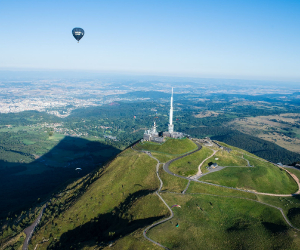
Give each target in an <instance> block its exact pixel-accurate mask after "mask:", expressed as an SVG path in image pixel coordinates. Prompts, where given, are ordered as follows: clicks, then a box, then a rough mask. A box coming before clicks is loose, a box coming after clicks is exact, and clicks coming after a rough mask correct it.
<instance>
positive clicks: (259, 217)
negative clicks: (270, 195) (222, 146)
mask: <svg viewBox="0 0 300 250" xmlns="http://www.w3.org/2000/svg"><path fill="white" fill-rule="evenodd" d="M163 198H164V199H165V200H166V201H167V203H168V204H169V205H173V204H180V205H181V208H173V212H174V214H175V216H174V218H173V219H172V220H170V221H169V222H166V223H164V224H161V225H159V226H157V227H155V228H153V229H152V230H151V231H150V232H149V237H150V238H152V239H153V240H155V241H157V242H160V243H162V244H163V245H164V246H166V247H168V248H169V249H195V250H198V249H224V250H227V249H299V248H298V246H299V245H298V244H299V243H300V241H299V237H298V235H299V233H295V232H294V230H292V229H291V228H290V227H289V226H288V225H287V224H286V223H285V222H284V220H283V219H282V215H281V213H280V211H278V210H276V209H273V208H271V207H268V206H266V205H263V204H259V203H256V202H254V201H249V200H243V199H236V198H228V197H227V198H224V197H214V196H209V195H185V196H182V195H180V194H177V195H176V194H170V193H168V194H163ZM176 225H178V227H176Z"/></svg>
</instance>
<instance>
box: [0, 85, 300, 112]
mask: <svg viewBox="0 0 300 250" xmlns="http://www.w3.org/2000/svg"><path fill="white" fill-rule="evenodd" d="M209 81H210V82H208V83H206V82H205V79H202V80H201V81H200V80H199V81H198V82H197V81H195V82H188V83H187V82H185V81H183V82H175V83H172V82H171V79H170V81H167V82H157V81H153V82H151V81H149V82H147V81H132V82H131V83H124V82H122V83H116V82H109V83H103V81H96V80H93V81H87V80H86V81H76V82H72V81H67V80H66V81H63V80H47V81H45V80H37V81H0V113H17V112H22V111H28V110H36V111H45V112H48V113H49V114H53V115H56V116H58V117H61V118H64V117H67V116H69V115H70V113H71V112H72V110H74V109H77V108H82V107H91V106H101V105H103V104H108V103H112V102H115V101H135V100H144V99H149V98H139V97H135V96H130V95H126V94H128V93H130V92H135V91H160V92H165V93H170V88H171V86H174V87H175V88H176V93H177V94H191V93H192V94H200V95H203V96H205V95H209V94H213V93H224V94H247V95H249V94H251V95H258V94H281V95H282V96H281V97H280V98H282V99H284V98H286V97H285V96H284V95H285V94H291V93H293V92H295V91H299V88H298V89H296V88H295V87H293V86H286V85H280V84H278V83H277V85H276V84H275V85H274V86H273V85H272V84H271V85H268V84H265V85H260V83H253V84H252V85H251V86H249V85H248V84H241V81H238V80H236V81H233V82H232V83H231V84H228V85H226V86H225V85H224V84H222V81H224V82H226V81H232V80H216V82H211V79H210V80H209Z"/></svg>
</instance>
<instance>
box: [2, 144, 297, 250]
mask: <svg viewBox="0 0 300 250" xmlns="http://www.w3.org/2000/svg"><path fill="white" fill-rule="evenodd" d="M184 145H187V147H184ZM137 149H142V150H153V151H155V152H154V153H152V156H154V157H155V156H158V157H160V158H161V159H162V160H164V161H168V160H169V159H170V158H172V159H174V158H177V157H179V156H176V157H175V156H174V154H171V153H170V152H173V153H174V152H176V154H178V155H185V154H186V153H188V152H191V151H192V150H196V149H197V147H196V144H194V143H193V142H192V141H190V140H188V139H184V140H175V139H171V140H168V141H166V142H165V143H164V144H162V145H159V144H155V143H144V144H137V145H136V146H135V147H134V149H127V150H125V151H123V152H122V153H120V154H119V155H118V156H117V157H116V158H115V159H114V160H112V161H111V162H110V163H108V164H107V165H106V166H104V167H103V168H101V169H99V170H98V171H96V172H94V173H91V174H89V175H87V176H85V177H83V178H81V179H79V180H77V181H76V182H74V183H71V184H70V185H69V186H67V187H66V188H65V189H64V190H62V191H61V192H59V193H57V194H55V195H54V196H53V197H52V199H51V201H50V202H49V205H48V206H47V208H46V210H45V213H44V215H43V217H42V220H41V223H40V224H39V226H38V228H37V229H36V231H35V233H34V235H33V237H32V240H31V242H30V245H29V249H30V250H33V249H35V247H37V246H38V249H49V250H50V249H107V250H108V249H114V250H119V249H121V250H123V249H124V250H125V249H133V250H134V249H136V250H139V249H149V250H150V249H162V248H160V247H159V246H157V245H155V244H153V243H152V242H150V241H148V240H147V239H146V238H144V237H143V231H144V230H145V228H147V227H148V226H149V225H151V224H152V223H155V222H157V221H160V220H161V219H164V218H168V217H169V216H170V212H169V210H168V208H167V206H166V205H165V204H164V203H163V201H162V200H161V199H160V198H159V197H158V196H157V195H156V193H155V191H157V190H158V189H159V187H160V181H159V179H158V177H157V174H158V175H159V176H160V178H161V180H162V188H161V191H160V192H159V193H160V195H161V197H162V199H164V201H165V202H166V203H167V204H168V205H169V206H170V207H171V206H172V205H175V204H178V205H180V206H181V207H173V208H172V211H173V212H174V217H173V218H172V219H170V220H167V221H165V222H164V223H162V224H159V225H157V226H155V227H153V228H151V229H149V230H148V231H147V236H148V237H150V238H151V239H152V240H154V241H156V242H159V243H160V244H162V245H163V246H165V247H168V248H169V249H178V250H179V249H188V250H190V249H224V250H225V249H226V250H227V249H299V247H298V246H299V244H300V231H296V230H295V229H293V228H292V227H290V225H289V224H288V223H287V221H286V220H285V218H284V217H283V215H282V214H281V212H280V211H279V209H282V211H283V213H284V215H285V216H286V218H287V219H288V220H289V221H290V222H291V223H292V224H293V225H294V226H295V227H299V228H300V212H299V211H300V199H299V196H293V197H292V196H290V197H273V196H266V195H257V194H254V193H251V192H245V191H241V190H236V189H232V188H227V187H219V186H214V185H210V184H206V183H199V182H195V181H189V180H187V179H184V178H180V177H177V176H175V175H173V174H172V173H171V174H170V173H168V172H165V171H164V170H163V166H164V164H163V163H160V164H159V169H158V172H157V171H156V170H157V168H156V166H157V161H156V160H155V159H153V158H152V157H150V156H149V155H147V154H145V153H142V152H139V151H138V150H137ZM173 149H174V150H173ZM214 149H216V148H214ZM159 150H161V151H159ZM218 150H219V152H218V153H217V154H216V156H214V157H212V158H211V161H214V160H215V158H219V159H218V160H216V161H217V162H218V164H220V165H221V163H222V164H226V166H236V165H237V164H240V165H242V166H244V167H228V168H225V169H222V170H220V171H218V172H214V173H209V174H207V175H205V176H203V177H202V178H200V180H206V181H211V182H214V183H220V184H221V185H224V186H228V187H229V186H236V187H239V188H245V189H256V190H257V191H261V192H269V193H282V192H284V193H287V194H291V193H293V192H295V191H296V190H297V186H295V185H296V184H295V181H294V180H293V179H292V178H291V177H290V176H289V175H288V174H287V173H286V172H285V171H284V170H280V169H279V168H278V167H275V166H273V165H272V164H270V163H267V162H264V161H263V160H260V159H258V158H253V157H251V156H250V154H248V153H247V152H242V151H239V149H237V148H234V150H233V151H231V152H230V153H228V152H227V151H224V150H221V149H218ZM212 153H213V150H211V149H210V148H209V147H203V148H202V149H201V150H200V151H197V152H195V153H192V154H190V155H188V156H184V157H182V158H180V159H178V160H175V161H174V162H173V163H172V164H171V165H170V170H171V171H177V172H176V173H177V174H178V175H181V174H182V176H183V175H184V174H186V173H188V172H189V171H194V172H195V169H197V167H198V165H199V164H200V163H201V162H202V161H203V160H204V159H205V158H206V157H209V156H210V155H211V154H212ZM164 155H167V157H164ZM242 155H244V158H245V159H247V160H249V162H250V164H251V165H254V167H245V166H246V165H247V162H246V160H245V159H243V158H242ZM227 164H228V165H227ZM185 167H186V170H185ZM292 172H293V173H295V174H296V175H298V176H300V171H299V170H292ZM183 191H184V192H183ZM274 206H275V207H274ZM7 249H9V248H7Z"/></svg>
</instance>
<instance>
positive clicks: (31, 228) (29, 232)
mask: <svg viewBox="0 0 300 250" xmlns="http://www.w3.org/2000/svg"><path fill="white" fill-rule="evenodd" d="M46 207H47V203H46V204H45V205H44V206H43V207H42V209H41V211H40V214H39V216H38V217H37V218H36V220H35V221H34V222H33V223H32V224H31V225H30V226H29V227H27V228H25V230H24V233H25V234H26V238H25V241H24V244H23V247H22V250H27V249H28V244H29V241H30V239H31V237H32V234H33V232H34V229H35V228H36V226H37V225H38V224H39V223H40V220H41V218H42V215H43V213H44V210H45V208H46Z"/></svg>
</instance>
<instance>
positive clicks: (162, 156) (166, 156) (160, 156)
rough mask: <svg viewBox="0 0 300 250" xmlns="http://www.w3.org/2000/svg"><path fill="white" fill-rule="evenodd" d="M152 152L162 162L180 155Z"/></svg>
mask: <svg viewBox="0 0 300 250" xmlns="http://www.w3.org/2000/svg"><path fill="white" fill-rule="evenodd" d="M151 154H152V155H153V156H154V157H155V158H156V159H158V160H159V161H160V162H162V163H165V162H168V161H170V160H172V159H174V158H176V157H178V156H177V155H170V154H165V153H158V152H151Z"/></svg>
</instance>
